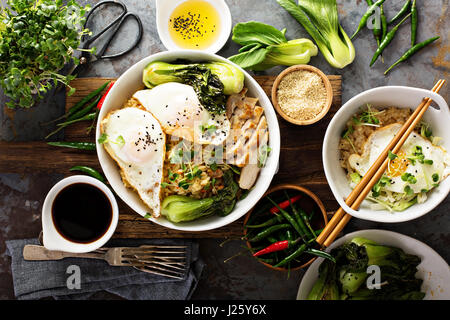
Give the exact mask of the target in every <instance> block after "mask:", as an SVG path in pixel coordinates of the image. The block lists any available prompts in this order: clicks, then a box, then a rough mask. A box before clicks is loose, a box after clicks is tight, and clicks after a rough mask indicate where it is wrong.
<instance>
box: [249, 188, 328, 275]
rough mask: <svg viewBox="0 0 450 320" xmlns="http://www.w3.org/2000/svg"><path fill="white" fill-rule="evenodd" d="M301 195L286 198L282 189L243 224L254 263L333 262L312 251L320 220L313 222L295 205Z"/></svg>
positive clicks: (289, 265) (291, 265) (285, 265)
mask: <svg viewBox="0 0 450 320" xmlns="http://www.w3.org/2000/svg"><path fill="white" fill-rule="evenodd" d="M302 197H303V195H302V194H297V195H295V196H290V195H289V194H288V192H287V191H286V190H284V191H283V192H281V193H280V192H278V193H272V194H271V195H269V196H266V197H265V198H263V199H262V200H261V202H260V203H259V204H258V205H257V206H256V207H255V209H254V210H253V212H252V214H251V216H250V217H249V220H248V221H247V223H246V224H245V228H246V235H245V239H246V240H247V241H248V242H249V243H250V245H251V252H252V255H253V256H254V257H256V258H257V259H258V260H260V261H262V262H264V263H267V264H270V265H272V266H274V267H277V268H278V267H279V268H286V269H290V268H295V267H297V266H300V265H302V264H304V263H306V262H307V261H308V260H310V259H311V258H312V257H313V256H319V257H324V258H327V259H332V260H334V259H333V257H332V256H330V255H329V254H328V253H326V252H323V251H321V250H317V249H314V248H313V245H314V243H315V239H316V238H317V236H318V235H319V234H320V232H321V231H322V229H321V228H323V221H322V224H320V222H319V221H320V219H315V218H316V217H315V215H314V210H312V211H311V212H309V213H307V212H306V211H305V210H303V209H302V207H301V206H300V205H299V202H300V201H299V200H301V199H302Z"/></svg>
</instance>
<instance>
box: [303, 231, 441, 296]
mask: <svg viewBox="0 0 450 320" xmlns="http://www.w3.org/2000/svg"><path fill="white" fill-rule="evenodd" d="M356 237H363V238H367V239H369V240H373V241H375V242H378V243H380V244H382V245H388V246H393V247H397V248H400V249H402V250H403V251H405V252H406V253H409V254H414V255H417V256H419V257H420V258H421V259H422V262H421V263H420V264H419V266H418V273H417V274H416V276H417V277H419V278H421V279H423V280H424V283H423V284H422V290H424V292H426V296H425V299H449V298H450V282H449V280H450V269H449V267H448V264H447V262H446V261H445V260H444V259H443V258H442V257H441V256H440V255H439V254H438V253H437V252H436V251H435V250H434V249H433V248H431V247H430V246H428V245H427V244H425V243H423V242H421V241H419V240H417V239H414V238H412V237H409V236H406V235H404V234H401V233H397V232H393V231H388V230H380V229H366V230H359V231H355V232H351V233H348V234H346V235H344V236H342V237H341V238H339V239H337V240H336V241H335V242H333V243H332V244H331V245H330V246H329V247H328V248H327V250H326V251H327V252H330V250H332V249H334V248H337V247H339V246H341V245H343V244H344V243H347V242H349V241H350V240H352V239H353V238H356ZM323 260H324V259H323V258H318V259H317V260H316V261H314V262H313V263H312V264H311V265H310V266H309V268H308V270H306V272H305V274H304V276H303V278H302V281H301V283H300V286H299V289H298V293H297V299H298V300H304V299H306V297H307V296H308V294H309V291H310V290H311V288H312V286H313V284H314V283H315V281H316V279H317V278H318V269H319V266H320V264H321V263H322V262H323ZM431 269H433V270H431Z"/></svg>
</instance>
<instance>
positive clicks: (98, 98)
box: [45, 81, 114, 139]
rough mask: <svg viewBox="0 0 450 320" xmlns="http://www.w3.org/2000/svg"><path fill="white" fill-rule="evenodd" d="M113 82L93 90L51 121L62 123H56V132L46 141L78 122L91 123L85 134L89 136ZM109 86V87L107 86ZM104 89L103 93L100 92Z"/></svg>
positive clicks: (49, 135)
mask: <svg viewBox="0 0 450 320" xmlns="http://www.w3.org/2000/svg"><path fill="white" fill-rule="evenodd" d="M113 83H114V82H110V81H107V82H105V83H104V84H103V85H102V86H100V87H99V88H97V89H95V90H94V91H92V92H91V93H89V94H88V95H87V96H86V97H84V98H83V99H81V100H80V101H78V102H77V103H76V104H75V105H74V106H73V107H71V108H70V109H69V110H68V111H67V112H66V113H65V114H64V115H62V116H61V117H59V118H57V119H55V120H53V121H52V122H55V121H59V120H63V119H64V121H63V122H61V123H58V124H57V125H56V126H57V128H56V130H54V131H53V132H51V133H50V134H48V135H47V136H46V137H45V138H46V139H48V138H49V137H51V136H52V135H54V134H55V133H57V132H59V131H60V130H62V129H64V128H65V127H67V126H69V125H71V124H73V123H76V122H80V121H92V123H91V125H90V126H89V127H88V128H87V130H86V132H87V134H89V133H90V132H91V130H92V129H93V128H94V127H95V121H96V120H97V117H98V114H99V112H100V109H101V106H102V105H103V101H104V100H105V98H106V95H107V94H108V92H109V90H110V89H111V87H112V85H113ZM108 85H109V86H108ZM107 86H108V88H107V89H106V91H105V93H104V94H102V92H103V91H104V90H105V88H106V87H107Z"/></svg>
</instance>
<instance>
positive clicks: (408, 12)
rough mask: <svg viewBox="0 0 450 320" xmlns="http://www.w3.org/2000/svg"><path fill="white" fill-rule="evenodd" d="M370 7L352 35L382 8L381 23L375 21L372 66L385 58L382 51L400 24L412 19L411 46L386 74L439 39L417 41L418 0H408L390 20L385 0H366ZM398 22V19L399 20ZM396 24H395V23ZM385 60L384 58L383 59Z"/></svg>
mask: <svg viewBox="0 0 450 320" xmlns="http://www.w3.org/2000/svg"><path fill="white" fill-rule="evenodd" d="M366 2H367V5H368V8H367V10H366V12H365V13H364V14H363V16H362V18H361V20H360V22H359V24H358V27H357V29H356V31H355V33H354V34H353V36H352V39H353V37H355V36H356V34H357V33H358V32H359V31H361V30H362V29H363V28H364V26H365V25H366V24H367V21H368V20H369V19H370V18H371V17H372V16H373V15H374V13H375V12H376V8H377V7H379V8H380V11H379V12H380V21H379V23H375V27H374V29H373V30H372V31H373V34H374V36H375V39H376V41H377V45H378V47H377V50H376V51H375V53H374V55H373V57H372V60H371V61H370V66H373V64H374V63H375V62H376V61H377V59H378V58H379V57H381V59H383V57H382V53H383V51H384V50H385V49H386V48H387V46H388V45H389V44H390V43H391V42H392V40H393V39H394V37H395V36H396V34H397V32H398V29H399V28H400V26H401V25H402V24H403V23H404V22H405V21H406V20H407V19H408V18H410V19H411V32H410V37H411V47H410V48H409V49H408V50H407V51H405V53H404V54H403V55H402V56H401V57H400V58H399V59H398V60H397V61H396V62H394V63H393V64H392V65H391V66H390V67H389V68H388V69H386V71H385V72H384V74H387V73H388V72H389V71H391V70H392V69H393V68H394V67H396V66H397V65H399V64H400V63H401V62H404V61H406V60H408V59H409V58H410V57H411V56H413V55H414V54H416V53H417V52H419V51H420V50H422V49H423V48H425V47H426V46H428V45H429V44H431V43H433V42H434V41H436V40H437V39H439V37H438V36H436V37H432V38H429V39H427V40H425V41H423V42H420V43H417V42H416V39H417V26H418V11H417V5H416V0H412V1H411V0H407V1H406V2H405V3H404V5H403V6H402V8H401V9H400V10H399V11H398V12H397V13H396V14H395V15H394V16H393V17H392V18H391V19H390V20H389V22H388V20H387V18H386V15H385V13H384V8H383V4H384V2H385V0H378V1H376V2H375V3H374V2H373V1H372V0H366ZM399 20H400V22H398V23H397V21H399ZM394 24H395V25H394ZM389 25H394V26H393V27H392V28H391V30H388V26H389ZM382 61H383V60H382ZM383 62H384V61H383Z"/></svg>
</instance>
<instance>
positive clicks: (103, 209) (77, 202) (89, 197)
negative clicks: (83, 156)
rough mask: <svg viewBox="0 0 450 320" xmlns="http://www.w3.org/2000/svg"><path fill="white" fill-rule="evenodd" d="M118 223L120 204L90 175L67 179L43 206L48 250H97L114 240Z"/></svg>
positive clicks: (60, 182)
mask: <svg viewBox="0 0 450 320" xmlns="http://www.w3.org/2000/svg"><path fill="white" fill-rule="evenodd" d="M118 220H119V209H118V207H117V201H116V199H115V197H114V194H113V193H112V192H111V190H110V189H109V187H108V186H107V185H105V184H104V183H103V182H101V181H99V180H97V179H94V178H92V177H89V176H83V175H76V176H71V177H68V178H65V179H63V180H61V181H59V182H58V183H57V184H55V185H54V186H53V188H52V189H51V190H50V191H49V193H48V194H47V197H46V198H45V201H44V205H43V207H42V231H43V244H44V247H45V248H47V249H48V250H59V251H66V252H76V253H82V252H90V251H94V250H96V249H98V248H100V247H102V246H103V245H104V244H105V243H106V242H107V241H108V240H109V239H110V238H111V236H112V235H113V233H114V231H115V229H116V227H117V222H118Z"/></svg>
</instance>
